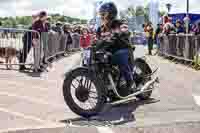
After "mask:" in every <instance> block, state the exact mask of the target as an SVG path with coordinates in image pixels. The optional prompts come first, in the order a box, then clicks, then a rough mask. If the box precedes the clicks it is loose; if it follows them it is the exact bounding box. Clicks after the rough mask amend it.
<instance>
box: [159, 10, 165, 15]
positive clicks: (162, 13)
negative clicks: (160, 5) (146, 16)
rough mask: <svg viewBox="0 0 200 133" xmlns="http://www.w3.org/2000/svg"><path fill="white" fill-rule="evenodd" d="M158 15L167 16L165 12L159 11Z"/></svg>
mask: <svg viewBox="0 0 200 133" xmlns="http://www.w3.org/2000/svg"><path fill="white" fill-rule="evenodd" d="M158 14H159V16H164V15H165V14H166V12H165V11H159V12H158Z"/></svg>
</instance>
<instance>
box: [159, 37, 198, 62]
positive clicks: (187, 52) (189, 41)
mask: <svg viewBox="0 0 200 133" xmlns="http://www.w3.org/2000/svg"><path fill="white" fill-rule="evenodd" d="M159 41H160V49H159V54H160V55H162V56H169V57H174V58H176V59H181V60H185V61H190V62H195V64H196V65H198V63H199V48H200V36H195V35H192V34H170V35H161V36H160V37H159Z"/></svg>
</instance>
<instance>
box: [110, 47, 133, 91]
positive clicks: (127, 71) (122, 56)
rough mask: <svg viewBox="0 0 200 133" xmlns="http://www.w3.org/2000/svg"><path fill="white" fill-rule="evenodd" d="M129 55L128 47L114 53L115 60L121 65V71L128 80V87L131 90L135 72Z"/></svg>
mask: <svg viewBox="0 0 200 133" xmlns="http://www.w3.org/2000/svg"><path fill="white" fill-rule="evenodd" d="M128 55H129V52H128V49H122V50H119V51H117V52H115V53H114V54H113V62H114V63H115V64H117V65H118V66H119V69H120V72H121V74H122V76H123V77H124V78H125V80H126V82H127V88H128V89H129V90H131V89H132V88H131V87H132V85H133V83H134V81H133V73H132V71H131V67H130V64H129V61H128V57H129V56H128Z"/></svg>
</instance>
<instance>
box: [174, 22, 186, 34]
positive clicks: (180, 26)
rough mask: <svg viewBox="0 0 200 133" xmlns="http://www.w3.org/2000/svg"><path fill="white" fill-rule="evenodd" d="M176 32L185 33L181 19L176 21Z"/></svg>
mask: <svg viewBox="0 0 200 133" xmlns="http://www.w3.org/2000/svg"><path fill="white" fill-rule="evenodd" d="M176 33H177V34H179V33H185V29H184V26H183V25H182V23H181V21H180V20H177V21H176Z"/></svg>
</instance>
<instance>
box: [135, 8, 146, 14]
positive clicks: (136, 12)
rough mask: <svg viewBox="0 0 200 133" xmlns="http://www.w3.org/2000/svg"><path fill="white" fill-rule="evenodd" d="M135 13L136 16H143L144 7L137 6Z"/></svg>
mask: <svg viewBox="0 0 200 133" xmlns="http://www.w3.org/2000/svg"><path fill="white" fill-rule="evenodd" d="M135 15H136V16H144V15H145V11H144V7H143V6H137V7H136V11H135Z"/></svg>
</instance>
